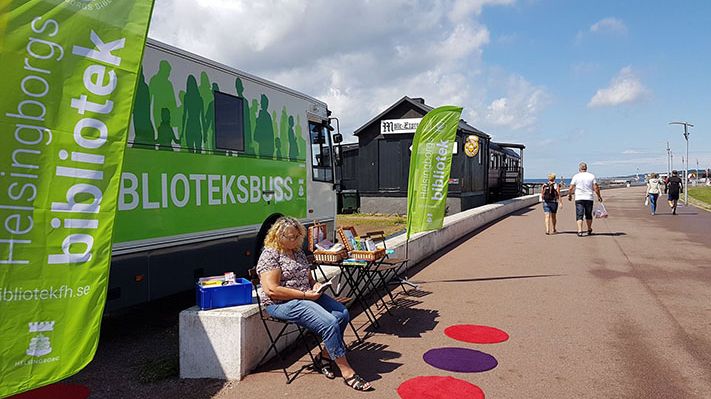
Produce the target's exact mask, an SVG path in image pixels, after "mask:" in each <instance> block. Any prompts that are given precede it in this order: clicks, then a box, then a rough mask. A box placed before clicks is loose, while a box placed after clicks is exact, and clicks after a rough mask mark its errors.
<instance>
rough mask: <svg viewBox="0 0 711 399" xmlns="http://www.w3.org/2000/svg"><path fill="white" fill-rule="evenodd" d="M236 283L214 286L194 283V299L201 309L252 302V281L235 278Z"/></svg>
mask: <svg viewBox="0 0 711 399" xmlns="http://www.w3.org/2000/svg"><path fill="white" fill-rule="evenodd" d="M236 282H237V284H233V285H223V286H216V287H201V286H200V284H196V287H195V300H196V302H197V305H198V306H199V307H200V309H202V310H206V309H216V308H224V307H227V306H237V305H246V304H250V303H252V283H251V282H249V280H247V279H245V278H238V279H236Z"/></svg>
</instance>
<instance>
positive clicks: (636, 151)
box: [622, 150, 644, 155]
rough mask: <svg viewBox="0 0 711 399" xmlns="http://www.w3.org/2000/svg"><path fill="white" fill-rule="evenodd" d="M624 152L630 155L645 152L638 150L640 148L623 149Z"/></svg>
mask: <svg viewBox="0 0 711 399" xmlns="http://www.w3.org/2000/svg"><path fill="white" fill-rule="evenodd" d="M622 153H623V154H625V155H630V154H644V152H643V151H638V150H624V151H622Z"/></svg>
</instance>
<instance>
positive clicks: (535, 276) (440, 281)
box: [417, 274, 565, 284]
mask: <svg viewBox="0 0 711 399" xmlns="http://www.w3.org/2000/svg"><path fill="white" fill-rule="evenodd" d="M560 276H565V274H534V275H530V276H499V277H478V278H460V279H452V280H429V281H418V282H417V284H430V283H469V282H472V281H494V280H515V279H522V278H538V277H560Z"/></svg>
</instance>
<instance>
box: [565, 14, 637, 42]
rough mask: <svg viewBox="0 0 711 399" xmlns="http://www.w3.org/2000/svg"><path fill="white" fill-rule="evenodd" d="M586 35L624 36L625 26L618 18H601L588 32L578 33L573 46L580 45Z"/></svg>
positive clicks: (581, 31) (625, 32) (625, 33)
mask: <svg viewBox="0 0 711 399" xmlns="http://www.w3.org/2000/svg"><path fill="white" fill-rule="evenodd" d="M587 35H609V36H626V35H627V25H625V23H624V22H623V21H622V20H621V19H619V18H614V17H607V18H603V19H601V20H599V21H597V22H595V23H594V24H592V25H590V28H588V30H580V31H578V33H577V34H576V35H575V44H576V45H580V44H581V43H582V42H583V39H584V38H585V37H586V36H587Z"/></svg>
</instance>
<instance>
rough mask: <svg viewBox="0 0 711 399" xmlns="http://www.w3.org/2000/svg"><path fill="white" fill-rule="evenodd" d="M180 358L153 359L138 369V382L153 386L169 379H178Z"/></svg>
mask: <svg viewBox="0 0 711 399" xmlns="http://www.w3.org/2000/svg"><path fill="white" fill-rule="evenodd" d="M179 367H180V366H179V364H178V356H177V355H176V356H168V357H164V358H161V359H151V360H148V361H147V362H145V363H143V364H141V365H139V366H138V367H137V368H136V372H137V374H138V375H137V377H138V381H140V382H141V383H143V384H152V383H155V382H158V381H162V380H167V379H169V378H177V377H178V368H179Z"/></svg>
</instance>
